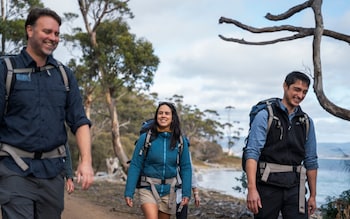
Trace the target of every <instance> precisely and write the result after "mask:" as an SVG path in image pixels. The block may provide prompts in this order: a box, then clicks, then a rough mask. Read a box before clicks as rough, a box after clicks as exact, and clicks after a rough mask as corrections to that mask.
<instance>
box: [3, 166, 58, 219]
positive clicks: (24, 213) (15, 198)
mask: <svg viewBox="0 0 350 219" xmlns="http://www.w3.org/2000/svg"><path fill="white" fill-rule="evenodd" d="M63 202H64V178H63V174H59V175H58V176H56V177H55V178H51V179H40V178H36V177H33V176H20V175H19V174H17V173H16V172H13V171H11V170H9V169H8V168H7V167H6V166H5V165H4V164H3V162H1V161H0V205H1V211H2V218H3V219H13V218H16V219H34V218H35V219H47V218H50V219H60V218H61V213H62V211H63V208H64V203H63Z"/></svg>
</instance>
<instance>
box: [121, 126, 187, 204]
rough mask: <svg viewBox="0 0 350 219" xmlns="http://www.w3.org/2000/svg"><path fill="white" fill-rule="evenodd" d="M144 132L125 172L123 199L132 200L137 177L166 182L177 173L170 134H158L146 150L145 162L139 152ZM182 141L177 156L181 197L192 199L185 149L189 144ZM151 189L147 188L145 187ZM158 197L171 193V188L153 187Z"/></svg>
mask: <svg viewBox="0 0 350 219" xmlns="http://www.w3.org/2000/svg"><path fill="white" fill-rule="evenodd" d="M146 135H147V133H144V134H142V135H141V136H140V138H139V139H138V141H137V143H136V146H135V150H134V153H133V156H132V159H131V163H130V167H129V170H128V178H127V181H126V186H125V193H124V196H125V197H130V198H133V197H134V193H135V189H136V186H137V182H138V180H139V177H140V176H141V175H142V176H148V177H152V178H158V179H169V178H173V177H176V174H177V170H176V169H177V161H176V159H177V156H178V146H177V147H176V148H174V149H171V148H170V136H171V133H168V132H161V133H159V134H158V136H157V138H156V139H154V140H153V141H152V144H151V146H150V147H149V149H148V152H147V156H146V158H145V159H144V157H145V155H144V153H141V155H140V150H141V149H142V147H143V145H144V143H145V139H146ZM183 139H184V143H183V144H184V145H183V151H182V153H180V164H179V166H180V177H181V180H182V197H188V198H191V183H192V182H191V181H192V168H191V160H190V154H189V149H188V145H189V144H188V141H187V140H186V138H183ZM148 189H150V188H148ZM156 189H157V191H158V193H159V196H161V197H162V196H164V195H167V194H169V193H170V185H169V184H162V185H156Z"/></svg>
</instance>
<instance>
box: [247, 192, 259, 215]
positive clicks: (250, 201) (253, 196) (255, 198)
mask: <svg viewBox="0 0 350 219" xmlns="http://www.w3.org/2000/svg"><path fill="white" fill-rule="evenodd" d="M247 207H248V209H249V210H250V211H251V212H253V213H254V214H257V213H258V212H259V208H262V204H261V200H260V195H259V192H258V190H256V189H248V195H247Z"/></svg>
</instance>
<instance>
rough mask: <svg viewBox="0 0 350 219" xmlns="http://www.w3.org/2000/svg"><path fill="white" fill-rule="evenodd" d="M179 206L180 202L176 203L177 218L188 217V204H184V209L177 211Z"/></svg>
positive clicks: (184, 218) (185, 218)
mask: <svg viewBox="0 0 350 219" xmlns="http://www.w3.org/2000/svg"><path fill="white" fill-rule="evenodd" d="M179 206H180V204H176V219H187V211H188V205H184V206H182V210H181V211H180V212H177V209H179Z"/></svg>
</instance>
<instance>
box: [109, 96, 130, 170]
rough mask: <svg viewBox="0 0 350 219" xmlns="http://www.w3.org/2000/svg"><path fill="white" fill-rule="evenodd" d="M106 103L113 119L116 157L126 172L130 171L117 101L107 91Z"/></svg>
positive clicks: (113, 140) (112, 127) (113, 139)
mask: <svg viewBox="0 0 350 219" xmlns="http://www.w3.org/2000/svg"><path fill="white" fill-rule="evenodd" d="M106 101H107V105H108V110H109V113H110V118H111V125H112V126H111V131H112V143H113V150H114V153H115V155H116V156H117V157H118V159H119V162H120V164H121V165H122V167H123V170H124V172H125V173H126V172H127V171H128V164H127V161H128V157H127V156H126V154H125V152H124V149H123V146H122V144H121V142H120V132H119V120H118V112H117V108H116V104H115V101H114V100H113V99H112V97H111V94H110V91H109V90H107V91H106Z"/></svg>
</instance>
